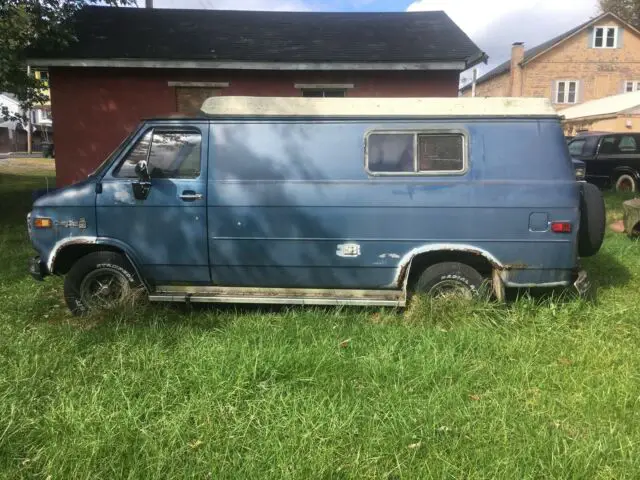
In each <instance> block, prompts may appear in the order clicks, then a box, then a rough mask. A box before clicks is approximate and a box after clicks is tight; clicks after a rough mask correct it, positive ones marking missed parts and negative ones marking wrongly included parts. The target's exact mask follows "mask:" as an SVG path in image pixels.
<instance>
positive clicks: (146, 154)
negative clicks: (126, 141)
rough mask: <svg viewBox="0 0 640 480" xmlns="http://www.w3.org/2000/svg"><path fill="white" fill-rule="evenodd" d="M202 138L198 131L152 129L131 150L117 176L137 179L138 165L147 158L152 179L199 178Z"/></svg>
mask: <svg viewBox="0 0 640 480" xmlns="http://www.w3.org/2000/svg"><path fill="white" fill-rule="evenodd" d="M201 140H202V138H201V134H200V131H199V130H191V129H161V128H154V129H153V130H149V131H148V132H146V133H145V134H144V136H142V137H141V138H140V139H139V140H138V142H137V143H136V144H135V146H134V147H133V148H132V149H131V150H130V151H129V153H128V155H127V156H126V157H125V159H124V161H123V162H122V163H121V164H120V166H119V167H118V169H117V170H116V171H115V172H114V176H116V177H118V178H137V175H136V172H135V168H136V165H137V164H138V163H139V162H141V161H142V160H147V162H148V166H149V173H150V174H151V178H197V177H199V176H200V146H201Z"/></svg>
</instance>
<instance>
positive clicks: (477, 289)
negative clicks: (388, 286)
mask: <svg viewBox="0 0 640 480" xmlns="http://www.w3.org/2000/svg"><path fill="white" fill-rule="evenodd" d="M486 283H487V280H486V279H485V278H484V277H483V276H482V275H481V274H480V273H478V271H477V270H476V269H475V268H473V267H470V266H469V265H465V264H464V263H459V262H442V263H436V264H435V265H431V266H430V267H428V268H427V269H425V271H424V272H422V274H421V275H420V278H418V281H417V282H416V284H415V287H414V289H413V293H415V294H421V293H423V294H427V295H429V296H431V297H434V298H449V297H455V298H462V299H465V300H472V299H473V298H476V297H478V296H479V295H480V293H481V291H482V289H483V288H484V286H485V285H486Z"/></svg>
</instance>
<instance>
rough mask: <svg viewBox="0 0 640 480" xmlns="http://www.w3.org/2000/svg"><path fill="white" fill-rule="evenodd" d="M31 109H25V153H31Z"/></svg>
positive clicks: (28, 66) (28, 67)
mask: <svg viewBox="0 0 640 480" xmlns="http://www.w3.org/2000/svg"><path fill="white" fill-rule="evenodd" d="M27 76H28V77H31V65H27ZM31 143H32V139H31V109H29V110H27V153H28V154H29V155H31V150H32V148H31Z"/></svg>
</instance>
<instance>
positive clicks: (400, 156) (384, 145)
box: [365, 132, 466, 175]
mask: <svg viewBox="0 0 640 480" xmlns="http://www.w3.org/2000/svg"><path fill="white" fill-rule="evenodd" d="M365 163H366V167H367V170H368V171H369V172H371V173H373V174H403V173H404V174H406V173H413V174H423V175H425V174H440V175H442V174H455V173H463V172H464V171H465V166H466V161H465V152H464V136H463V135H462V134H460V133H453V132H442V133H422V132H372V133H370V134H369V135H368V136H367V140H366V161H365Z"/></svg>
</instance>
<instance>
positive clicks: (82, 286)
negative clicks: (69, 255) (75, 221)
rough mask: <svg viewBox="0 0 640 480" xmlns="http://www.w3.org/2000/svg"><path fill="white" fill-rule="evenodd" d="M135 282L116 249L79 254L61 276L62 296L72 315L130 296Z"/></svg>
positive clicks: (114, 304) (115, 303)
mask: <svg viewBox="0 0 640 480" xmlns="http://www.w3.org/2000/svg"><path fill="white" fill-rule="evenodd" d="M137 285H138V281H137V279H136V275H135V272H133V271H132V268H131V266H130V265H129V262H128V261H127V259H126V258H125V257H124V256H123V255H121V254H119V253H117V252H94V253H90V254H88V255H85V256H84V257H82V258H80V259H79V260H78V261H77V262H76V263H75V264H74V265H73V266H72V267H71V269H70V270H69V272H68V273H67V275H66V277H65V280H64V298H65V301H66V303H67V306H68V307H69V310H71V312H72V313H73V314H74V315H83V314H86V313H88V312H90V311H96V310H108V309H111V308H114V307H117V306H120V305H122V304H123V303H124V302H125V301H126V300H127V299H129V298H131V297H132V294H133V291H134V288H135V287H136V286H137Z"/></svg>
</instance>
